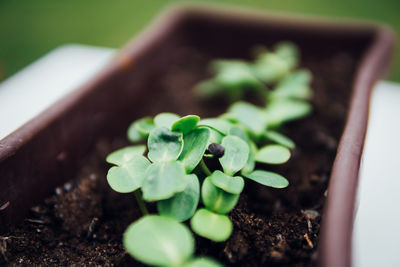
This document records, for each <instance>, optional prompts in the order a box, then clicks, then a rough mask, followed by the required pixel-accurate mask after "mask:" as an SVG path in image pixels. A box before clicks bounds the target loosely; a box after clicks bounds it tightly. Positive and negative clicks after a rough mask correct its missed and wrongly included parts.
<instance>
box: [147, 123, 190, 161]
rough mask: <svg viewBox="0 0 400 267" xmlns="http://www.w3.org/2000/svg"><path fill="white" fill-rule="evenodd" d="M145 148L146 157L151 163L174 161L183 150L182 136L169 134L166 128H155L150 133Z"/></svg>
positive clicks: (174, 133) (173, 133)
mask: <svg viewBox="0 0 400 267" xmlns="http://www.w3.org/2000/svg"><path fill="white" fill-rule="evenodd" d="M147 146H148V148H149V153H148V155H147V156H148V158H149V159H150V160H151V161H153V162H167V161H171V160H176V159H178V157H179V155H180V154H181V152H182V149H183V138H182V134H181V133H177V132H171V131H170V130H168V129H167V128H166V127H161V128H156V129H154V130H153V131H151V133H150V135H149V139H148V140H147Z"/></svg>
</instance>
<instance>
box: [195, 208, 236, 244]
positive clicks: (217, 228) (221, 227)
mask: <svg viewBox="0 0 400 267" xmlns="http://www.w3.org/2000/svg"><path fill="white" fill-rule="evenodd" d="M190 226H191V227H192V229H193V231H194V232H195V233H196V234H198V235H199V236H202V237H205V238H208V239H211V240H212V241H215V242H223V241H226V240H227V239H228V238H229V237H230V235H231V233H232V229H233V225H232V222H231V220H230V219H229V217H228V216H226V215H221V214H217V213H214V212H212V211H209V210H207V209H199V210H198V211H196V213H195V214H194V216H193V217H192V219H191V220H190Z"/></svg>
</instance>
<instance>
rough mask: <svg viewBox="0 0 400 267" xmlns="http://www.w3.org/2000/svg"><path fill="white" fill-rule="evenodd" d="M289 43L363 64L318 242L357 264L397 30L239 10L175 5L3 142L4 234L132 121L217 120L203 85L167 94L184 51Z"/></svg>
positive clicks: (327, 258)
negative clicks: (367, 141)
mask: <svg viewBox="0 0 400 267" xmlns="http://www.w3.org/2000/svg"><path fill="white" fill-rule="evenodd" d="M282 40H290V41H293V42H295V43H296V44H297V45H298V46H299V48H300V50H301V54H302V57H303V58H304V61H305V62H306V65H307V60H309V59H312V60H314V61H316V60H318V59H321V60H322V59H324V58H326V57H329V56H330V55H332V54H335V53H338V52H340V51H345V52H347V53H349V54H351V55H353V57H354V59H355V60H356V64H355V68H354V69H353V70H352V73H350V74H347V76H348V77H350V78H347V80H346V82H348V88H349V94H348V95H349V99H344V100H343V101H345V102H346V103H348V105H349V113H348V114H347V119H346V124H345V127H344V131H343V132H342V138H341V141H340V144H339V147H338V151H337V155H336V159H335V162H334V165H333V170H332V174H331V180H330V185H329V188H328V192H329V193H328V197H327V202H326V204H325V211H324V214H323V221H322V230H321V236H320V243H319V263H320V264H321V265H322V266H350V265H351V235H352V234H351V233H352V224H353V217H354V216H353V213H354V207H355V195H356V188H357V179H358V170H359V163H360V157H361V153H362V147H363V142H364V136H365V132H366V126H367V118H368V105H369V96H370V90H371V88H372V87H373V85H374V83H375V82H376V81H377V79H378V78H379V77H380V76H381V74H382V73H384V71H385V70H386V67H387V63H388V61H389V58H390V55H391V50H392V46H393V35H392V32H391V31H390V30H388V29H387V28H385V27H383V26H380V25H375V24H368V23H363V24H354V23H346V22H337V21H325V20H319V19H306V18H303V17H290V16H287V17H286V16H282V15H279V16H277V15H273V14H265V13H258V12H248V11H243V10H239V9H209V8H206V7H196V6H179V7H174V8H171V9H170V10H169V11H168V12H165V13H164V14H163V15H161V16H160V17H159V19H157V20H156V21H155V23H153V24H152V25H151V26H150V27H149V29H147V30H145V31H144V32H143V33H142V34H141V35H140V36H139V37H137V38H135V39H134V40H133V41H132V42H130V43H129V44H128V45H127V46H126V47H125V48H123V49H122V50H121V51H120V53H119V54H118V56H117V57H116V58H115V60H113V62H112V63H111V64H110V65H109V66H108V67H107V68H105V69H104V70H103V71H102V72H101V73H100V74H99V75H97V76H96V77H95V78H94V79H93V80H91V81H90V82H89V83H87V84H85V85H84V86H82V87H81V88H78V89H77V90H76V91H74V92H73V93H71V94H70V95H68V96H67V97H65V98H63V99H62V100H60V101H59V102H57V103H56V104H54V105H53V106H51V107H50V108H49V109H47V110H46V111H45V112H43V113H41V114H40V115H39V116H37V117H36V118H35V119H33V120H31V121H30V122H28V123H27V124H25V125H24V126H23V127H21V128H20V129H18V130H17V131H15V132H14V133H12V134H11V135H9V136H8V137H6V138H4V139H3V140H1V141H0V207H1V206H2V210H0V232H2V231H5V230H6V229H7V226H8V225H10V224H13V223H16V222H18V221H20V220H21V219H22V218H24V216H25V215H26V214H27V211H28V210H29V208H30V207H31V206H32V205H33V204H35V203H37V202H39V201H41V200H43V199H44V198H45V197H46V196H48V195H49V194H50V192H52V190H53V189H54V187H55V186H56V185H59V184H61V183H63V182H65V181H66V180H67V179H70V178H71V177H73V176H72V175H73V174H74V173H75V170H76V168H77V167H78V166H79V162H80V161H81V160H82V159H83V157H84V156H85V155H86V154H87V153H88V151H90V150H91V149H93V147H94V144H95V141H96V140H97V139H98V138H99V137H104V138H112V137H113V136H116V135H120V134H121V133H123V132H124V131H125V130H126V128H127V126H128V125H129V123H130V122H131V121H133V120H134V119H136V118H139V117H141V116H144V115H148V114H151V115H152V114H155V113H157V112H161V111H166V110H168V111H175V112H177V113H181V114H188V113H195V114H199V115H210V113H204V111H202V110H200V109H199V105H198V104H197V102H196V99H195V98H194V96H193V95H192V93H191V92H190V91H189V89H190V86H192V85H193V84H194V83H195V82H196V81H187V85H188V87H187V89H188V90H181V91H176V92H172V91H171V92H170V91H168V92H166V91H163V90H160V89H159V88H160V84H159V81H160V80H162V78H163V77H165V75H166V73H167V72H168V71H171V70H170V69H169V68H168V67H169V62H171V61H173V60H174V59H175V57H176V51H178V48H179V49H180V51H182V49H195V50H196V51H199V52H201V53H202V54H205V55H207V56H208V57H209V58H215V57H218V58H248V54H249V51H250V48H251V47H252V46H254V45H255V44H263V45H273V44H274V43H276V42H278V41H282ZM202 67H205V66H202ZM307 67H309V66H307ZM310 68H311V71H312V72H318V69H313V68H312V66H311V67H310ZM334 78H336V79H341V77H334ZM170 82H174V81H170ZM17 105H18V103H16V106H17ZM327 108H330V107H329V106H328V107H327ZM209 112H211V114H213V112H214V113H215V112H216V111H213V110H211V111H209ZM4 203H8V204H7V205H4V206H3V204H4Z"/></svg>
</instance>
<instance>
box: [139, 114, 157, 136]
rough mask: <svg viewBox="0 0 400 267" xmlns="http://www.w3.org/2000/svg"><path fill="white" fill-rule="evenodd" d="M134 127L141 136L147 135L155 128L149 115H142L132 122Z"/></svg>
mask: <svg viewBox="0 0 400 267" xmlns="http://www.w3.org/2000/svg"><path fill="white" fill-rule="evenodd" d="M134 125H135V127H136V129H137V130H138V132H139V133H140V135H141V136H143V137H147V136H148V135H149V133H150V132H151V131H152V130H153V129H154V128H155V125H154V123H153V119H152V118H151V117H144V118H142V119H140V120H138V121H136V122H135V123H134Z"/></svg>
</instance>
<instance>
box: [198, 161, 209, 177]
mask: <svg viewBox="0 0 400 267" xmlns="http://www.w3.org/2000/svg"><path fill="white" fill-rule="evenodd" d="M200 168H201V170H202V171H203V172H204V174H205V175H207V176H210V175H211V171H210V169H209V168H208V167H207V165H206V163H205V162H204V159H202V160H201V161H200Z"/></svg>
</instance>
